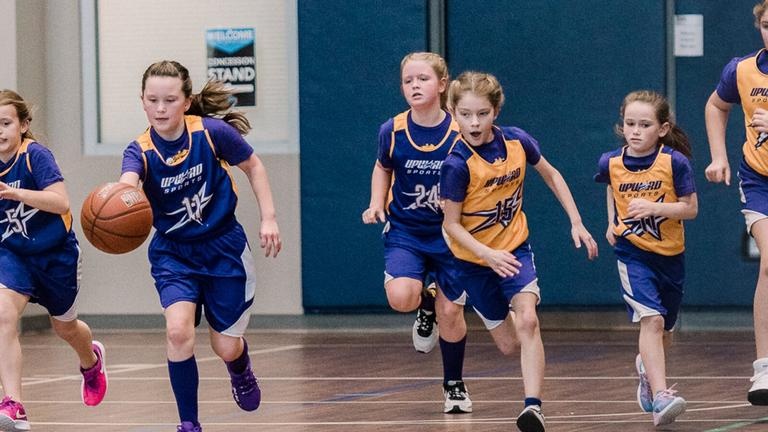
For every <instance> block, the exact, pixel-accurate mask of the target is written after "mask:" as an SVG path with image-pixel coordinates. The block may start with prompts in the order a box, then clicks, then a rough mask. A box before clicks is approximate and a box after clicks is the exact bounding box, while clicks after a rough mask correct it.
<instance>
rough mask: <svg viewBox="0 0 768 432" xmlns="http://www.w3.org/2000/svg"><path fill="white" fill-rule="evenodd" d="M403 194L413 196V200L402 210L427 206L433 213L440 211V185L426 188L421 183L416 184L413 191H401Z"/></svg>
mask: <svg viewBox="0 0 768 432" xmlns="http://www.w3.org/2000/svg"><path fill="white" fill-rule="evenodd" d="M403 195H406V196H409V197H413V202H412V203H411V204H410V205H409V206H408V207H405V208H404V209H403V210H418V209H420V208H428V209H430V210H432V211H433V212H435V213H439V212H440V187H439V186H438V185H434V186H432V187H431V188H429V189H427V187H426V186H424V185H423V184H417V185H416V187H415V188H414V191H413V192H403Z"/></svg>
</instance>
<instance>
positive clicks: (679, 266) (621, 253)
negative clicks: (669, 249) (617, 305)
mask: <svg viewBox="0 0 768 432" xmlns="http://www.w3.org/2000/svg"><path fill="white" fill-rule="evenodd" d="M616 240H617V241H616V247H615V248H614V252H615V253H616V258H617V260H618V261H617V264H618V267H619V279H620V280H621V293H622V297H623V298H624V302H625V303H626V305H627V312H628V313H629V318H630V320H632V322H639V321H640V319H641V318H643V317H646V316H653V315H661V316H662V317H663V318H664V330H672V329H673V328H674V327H675V323H676V322H677V316H678V314H679V313H680V303H681V302H682V300H683V283H684V282H685V256H684V255H685V254H682V253H681V254H679V255H674V256H663V255H659V254H655V253H651V252H646V251H644V250H641V249H638V248H637V247H635V246H634V245H632V244H631V243H630V242H629V241H628V240H625V239H623V238H618V239H616Z"/></svg>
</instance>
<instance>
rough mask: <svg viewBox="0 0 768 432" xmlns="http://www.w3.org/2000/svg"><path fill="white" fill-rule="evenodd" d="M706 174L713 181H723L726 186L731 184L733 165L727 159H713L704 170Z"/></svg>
mask: <svg viewBox="0 0 768 432" xmlns="http://www.w3.org/2000/svg"><path fill="white" fill-rule="evenodd" d="M704 175H705V176H706V177H707V180H709V181H710V182H712V183H723V182H725V185H726V186H730V185H731V167H730V166H729V165H728V161H727V160H713V161H712V163H711V164H709V166H708V167H707V169H705V170H704Z"/></svg>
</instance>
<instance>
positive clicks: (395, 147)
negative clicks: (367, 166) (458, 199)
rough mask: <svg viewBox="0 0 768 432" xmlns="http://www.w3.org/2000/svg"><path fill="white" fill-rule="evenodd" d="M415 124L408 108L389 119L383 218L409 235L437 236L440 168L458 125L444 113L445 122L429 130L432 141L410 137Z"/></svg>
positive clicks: (439, 216)
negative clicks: (387, 183) (389, 173)
mask: <svg viewBox="0 0 768 432" xmlns="http://www.w3.org/2000/svg"><path fill="white" fill-rule="evenodd" d="M446 114H447V113H446ZM415 127H418V125H415V124H413V122H412V121H411V120H410V110H409V111H406V112H403V113H400V114H398V115H397V116H395V118H394V119H393V121H392V130H391V132H390V135H389V152H388V156H389V158H388V159H389V161H390V163H389V164H388V165H389V166H391V167H392V187H391V188H390V190H389V197H388V199H387V207H386V208H387V214H388V217H387V220H388V221H389V222H390V224H392V225H393V226H394V227H396V228H402V229H404V230H406V231H408V232H409V233H411V234H416V235H440V233H441V226H442V223H443V212H442V209H441V208H440V190H439V187H440V168H441V166H442V165H443V161H444V160H445V157H446V156H447V155H448V152H449V151H450V149H451V146H452V145H453V143H454V141H455V140H456V138H457V137H458V134H459V130H458V125H457V124H456V122H455V121H453V119H452V118H451V117H450V115H449V114H447V117H446V119H445V121H443V122H442V123H441V124H440V125H439V126H438V127H437V128H435V129H434V130H432V131H430V132H431V133H430V135H431V136H432V137H433V140H430V141H429V142H417V141H416V140H415V139H414V136H413V135H414V133H413V132H412V129H414V128H415ZM422 129H423V128H422ZM385 166H386V165H385Z"/></svg>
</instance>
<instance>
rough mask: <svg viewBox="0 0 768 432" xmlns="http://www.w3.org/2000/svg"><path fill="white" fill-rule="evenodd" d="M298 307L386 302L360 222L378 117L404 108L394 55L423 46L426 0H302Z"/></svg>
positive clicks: (375, 230) (374, 241) (368, 234)
mask: <svg viewBox="0 0 768 432" xmlns="http://www.w3.org/2000/svg"><path fill="white" fill-rule="evenodd" d="M298 8H299V71H300V72H299V73H300V77H299V78H300V80H299V82H300V84H299V92H300V95H299V100H300V104H301V106H300V116H301V127H300V133H301V157H300V160H301V207H302V215H301V225H302V244H301V248H302V280H303V292H304V307H305V310H307V311H309V312H312V311H332V310H357V311H361V310H368V309H379V308H384V307H385V306H386V298H385V296H384V291H383V288H382V283H383V277H384V276H383V258H382V246H381V240H380V235H379V233H380V231H381V228H382V227H381V225H378V226H375V227H374V226H364V225H363V224H362V222H361V219H360V214H361V213H362V211H363V210H364V209H365V208H367V207H368V200H369V196H370V177H371V170H372V169H373V163H374V161H375V159H376V137H377V133H378V127H379V125H380V124H381V123H383V122H384V121H386V120H387V118H389V117H391V116H392V115H394V114H396V113H397V112H399V111H401V110H403V109H405V108H406V105H405V102H404V100H403V98H402V96H401V95H400V90H399V79H400V78H399V76H400V75H399V73H400V71H399V69H400V60H401V59H402V57H403V55H405V54H406V53H408V52H410V51H416V50H419V51H423V50H425V49H426V40H427V38H426V16H427V12H426V2H425V1H423V0H422V1H413V0H412V1H397V2H390V1H386V0H381V1H378V0H376V1H374V0H365V1H347V0H323V1H320V0H301V1H299V3H298Z"/></svg>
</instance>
